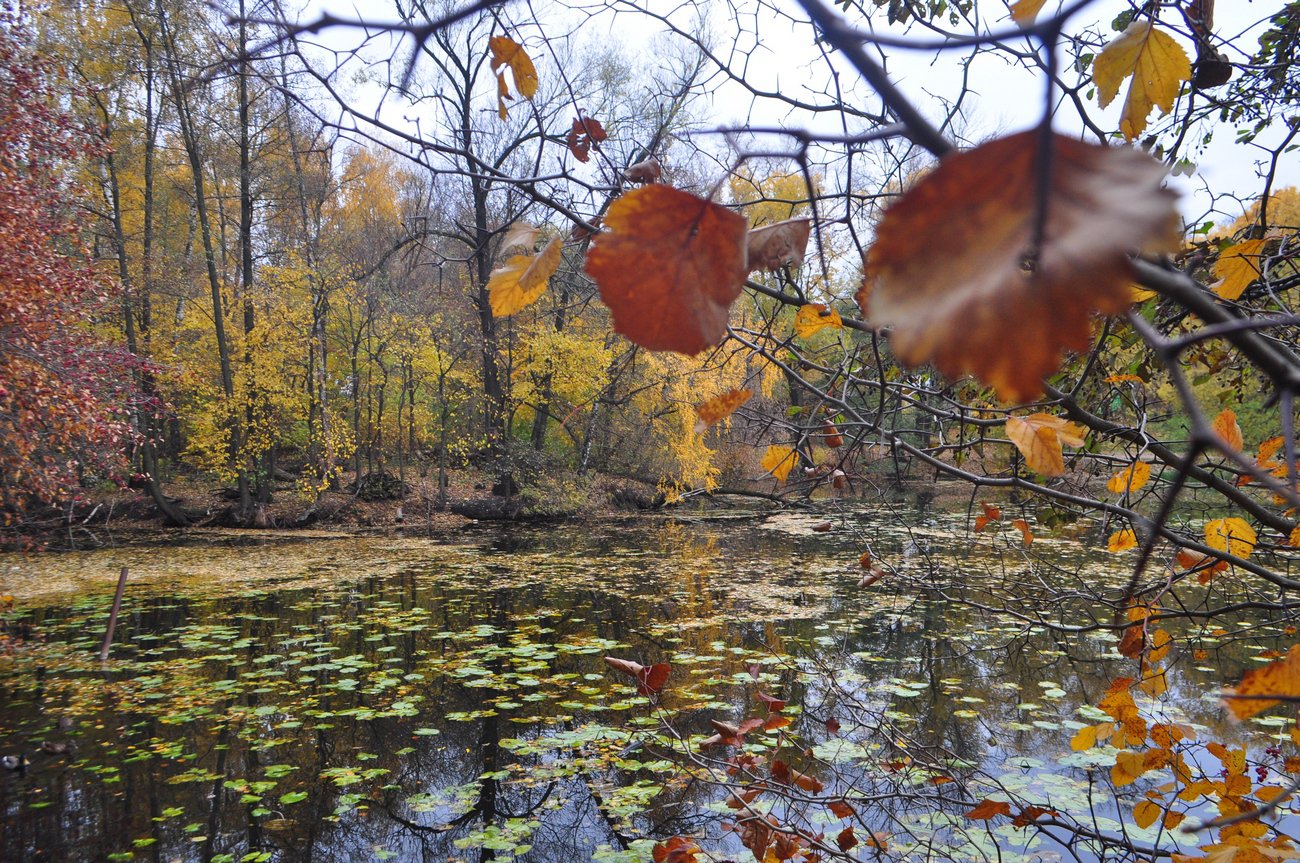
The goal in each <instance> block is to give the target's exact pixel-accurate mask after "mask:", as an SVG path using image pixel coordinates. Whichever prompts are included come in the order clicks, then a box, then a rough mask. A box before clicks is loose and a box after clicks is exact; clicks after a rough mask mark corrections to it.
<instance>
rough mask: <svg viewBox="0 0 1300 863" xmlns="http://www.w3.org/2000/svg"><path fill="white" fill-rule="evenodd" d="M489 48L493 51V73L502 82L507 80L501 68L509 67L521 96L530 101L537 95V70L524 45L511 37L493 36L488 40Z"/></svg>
mask: <svg viewBox="0 0 1300 863" xmlns="http://www.w3.org/2000/svg"><path fill="white" fill-rule="evenodd" d="M488 48H490V49H491V50H492V71H493V72H496V73H497V76H498V77H499V78H500V80H501V81H504V80H505V79H504V77H502V75H503V73H502V72H501V71H500V70H501V67H502V66H509V67H510V73H511V74H512V75H514V78H515V89H516V90H518V91H519V95H520V96H523V97H524V98H525V99H529V100H531V99H532V98H533V97H534V96H536V95H537V69H536V67H534V66H533V61H532V58H530V57H529V56H528V52H527V51H525V50H524V48H523V46H522V45H520V44H519V43H518V42H516V41H515V40H513V39H511V38H510V37H509V36H493V37H492V38H491V39H489V40H488ZM502 105H503V106H504V103H502Z"/></svg>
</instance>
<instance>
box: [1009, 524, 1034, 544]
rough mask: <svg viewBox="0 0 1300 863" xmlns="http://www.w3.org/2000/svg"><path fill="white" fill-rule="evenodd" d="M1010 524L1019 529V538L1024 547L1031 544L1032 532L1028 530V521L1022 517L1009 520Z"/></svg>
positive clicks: (1032, 539)
mask: <svg viewBox="0 0 1300 863" xmlns="http://www.w3.org/2000/svg"><path fill="white" fill-rule="evenodd" d="M1011 526H1012V527H1014V528H1015V529H1016V530H1018V531H1020V539H1021V542H1023V543H1024V545H1025V548H1028V547H1029V546H1031V545H1033V543H1034V534H1033V533H1032V532H1031V531H1030V530H1029V522H1027V521H1025V520H1024V519H1023V518H1018V519H1016V520H1015V521H1013V522H1011Z"/></svg>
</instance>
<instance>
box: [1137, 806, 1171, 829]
mask: <svg viewBox="0 0 1300 863" xmlns="http://www.w3.org/2000/svg"><path fill="white" fill-rule="evenodd" d="M1163 811H1164V810H1163V809H1161V808H1160V804H1159V803H1155V802H1154V801H1151V800H1143V801H1142V802H1141V803H1139V804H1138V805H1137V806H1134V807H1133V821H1134V823H1136V824H1137V826H1138V827H1141V828H1142V829H1143V830H1145V829H1147V828H1148V827H1150V826H1151V825H1152V824H1155V823H1156V819H1157V818H1159V817H1160V813H1161V812H1163Z"/></svg>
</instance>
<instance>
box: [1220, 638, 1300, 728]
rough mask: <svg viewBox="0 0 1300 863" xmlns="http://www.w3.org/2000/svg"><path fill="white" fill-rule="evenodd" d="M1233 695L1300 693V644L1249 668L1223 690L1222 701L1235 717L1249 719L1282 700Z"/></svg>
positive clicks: (1297, 695)
mask: <svg viewBox="0 0 1300 863" xmlns="http://www.w3.org/2000/svg"><path fill="white" fill-rule="evenodd" d="M1234 695H1280V696H1282V697H1284V698H1296V697H1300V645H1296V646H1295V647H1292V648H1291V650H1290V652H1288V653H1287V655H1286V658H1285V659H1279V660H1278V661H1277V662H1270V663H1269V664H1268V665H1265V666H1263V667H1262V668H1252V669H1251V670H1250V671H1247V672H1246V674H1245V676H1244V677H1242V678H1241V682H1240V683H1238V684H1237V685H1236V686H1234V687H1233V688H1231V689H1229V690H1227V691H1225V692H1224V694H1223V700H1224V703H1225V704H1226V705H1227V707H1228V710H1229V711H1230V712H1231V713H1232V715H1233V718H1235V719H1237V720H1242V719H1249V718H1250V717H1252V716H1254V715H1255V714H1256V713H1259V712H1261V711H1264V710H1267V709H1269V708H1270V707H1273V706H1274V705H1277V704H1280V703H1281V702H1280V701H1278V700H1276V699H1270V698H1233V696H1234Z"/></svg>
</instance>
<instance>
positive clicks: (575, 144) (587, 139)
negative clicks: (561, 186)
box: [564, 115, 609, 162]
mask: <svg viewBox="0 0 1300 863" xmlns="http://www.w3.org/2000/svg"><path fill="white" fill-rule="evenodd" d="M608 137H609V135H607V134H605V129H604V127H603V126H601V125H600V121H599V120H593V119H592V118H591V117H586V116H583V115H579V116H578V118H577V119H576V120H574V121H573V128H572V129H570V130H569V134H568V135H566V136H565V138H564V143H565V144H567V145H568V147H569V152H570V153H572V154H573V155H574V158H576V159H577V160H578V161H579V162H587V161H590V159H591V148H592V147H595V148H596V149H597V150H599V149H600V142H601V141H604V140H605V139H607V138H608Z"/></svg>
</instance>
